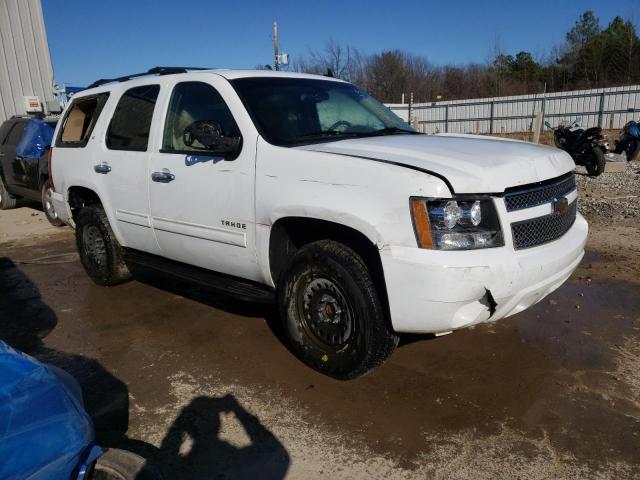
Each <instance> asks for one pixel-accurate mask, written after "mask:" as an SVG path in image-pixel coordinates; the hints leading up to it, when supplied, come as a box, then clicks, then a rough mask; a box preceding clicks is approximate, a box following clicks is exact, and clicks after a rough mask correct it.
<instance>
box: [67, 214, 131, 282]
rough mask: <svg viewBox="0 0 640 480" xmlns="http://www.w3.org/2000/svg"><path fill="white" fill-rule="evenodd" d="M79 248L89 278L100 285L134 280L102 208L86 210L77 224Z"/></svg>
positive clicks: (79, 217)
mask: <svg viewBox="0 0 640 480" xmlns="http://www.w3.org/2000/svg"><path fill="white" fill-rule="evenodd" d="M76 246H77V248H78V254H79V256H80V261H81V262H82V266H83V267H84V269H85V271H86V272H87V274H88V275H89V276H90V277H91V279H92V280H93V281H94V282H95V283H96V284H98V285H102V286H108V285H117V284H119V283H122V282H125V281H126V280H128V279H129V278H130V277H131V274H130V273H129V269H128V268H127V265H126V263H125V262H124V259H123V253H124V252H123V250H122V247H121V246H120V244H119V243H118V240H116V237H115V235H114V234H113V230H111V226H110V225H109V220H108V219H107V215H106V214H105V213H104V210H103V209H102V207H101V206H99V205H89V206H87V207H84V208H83V209H82V210H81V211H80V213H79V215H78V218H77V220H76Z"/></svg>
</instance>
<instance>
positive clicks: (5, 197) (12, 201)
mask: <svg viewBox="0 0 640 480" xmlns="http://www.w3.org/2000/svg"><path fill="white" fill-rule="evenodd" d="M16 202H17V198H16V197H14V196H13V195H11V194H10V193H9V192H7V189H6V188H5V186H4V183H2V178H0V210H9V209H10V208H14V207H15V206H16Z"/></svg>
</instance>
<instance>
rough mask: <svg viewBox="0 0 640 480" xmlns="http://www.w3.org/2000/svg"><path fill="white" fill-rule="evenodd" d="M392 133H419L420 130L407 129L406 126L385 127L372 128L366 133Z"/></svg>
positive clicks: (372, 134)
mask: <svg viewBox="0 0 640 480" xmlns="http://www.w3.org/2000/svg"><path fill="white" fill-rule="evenodd" d="M394 133H410V134H411V135H419V134H420V132H416V131H415V130H407V129H406V128H400V127H386V128H382V129H380V130H374V131H373V132H371V133H368V134H367V135H371V136H375V135H393V134H394Z"/></svg>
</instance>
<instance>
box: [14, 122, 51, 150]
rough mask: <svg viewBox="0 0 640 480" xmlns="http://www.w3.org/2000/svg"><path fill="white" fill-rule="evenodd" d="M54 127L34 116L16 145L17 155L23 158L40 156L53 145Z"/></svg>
mask: <svg viewBox="0 0 640 480" xmlns="http://www.w3.org/2000/svg"><path fill="white" fill-rule="evenodd" d="M53 131H54V128H53V127H52V126H51V125H50V123H48V122H45V121H44V120H41V119H39V118H32V119H31V120H29V122H28V123H27V126H26V127H25V129H24V132H23V133H22V138H21V139H20V141H19V142H18V145H17V146H16V155H17V156H18V157H23V158H40V157H41V156H42V155H44V151H45V150H46V148H47V147H50V146H51V141H52V140H53Z"/></svg>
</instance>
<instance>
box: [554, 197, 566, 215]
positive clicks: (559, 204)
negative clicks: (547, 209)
mask: <svg viewBox="0 0 640 480" xmlns="http://www.w3.org/2000/svg"><path fill="white" fill-rule="evenodd" d="M551 208H552V210H553V213H556V214H558V213H565V212H566V211H567V210H569V200H567V197H562V198H554V199H553V202H551Z"/></svg>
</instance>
